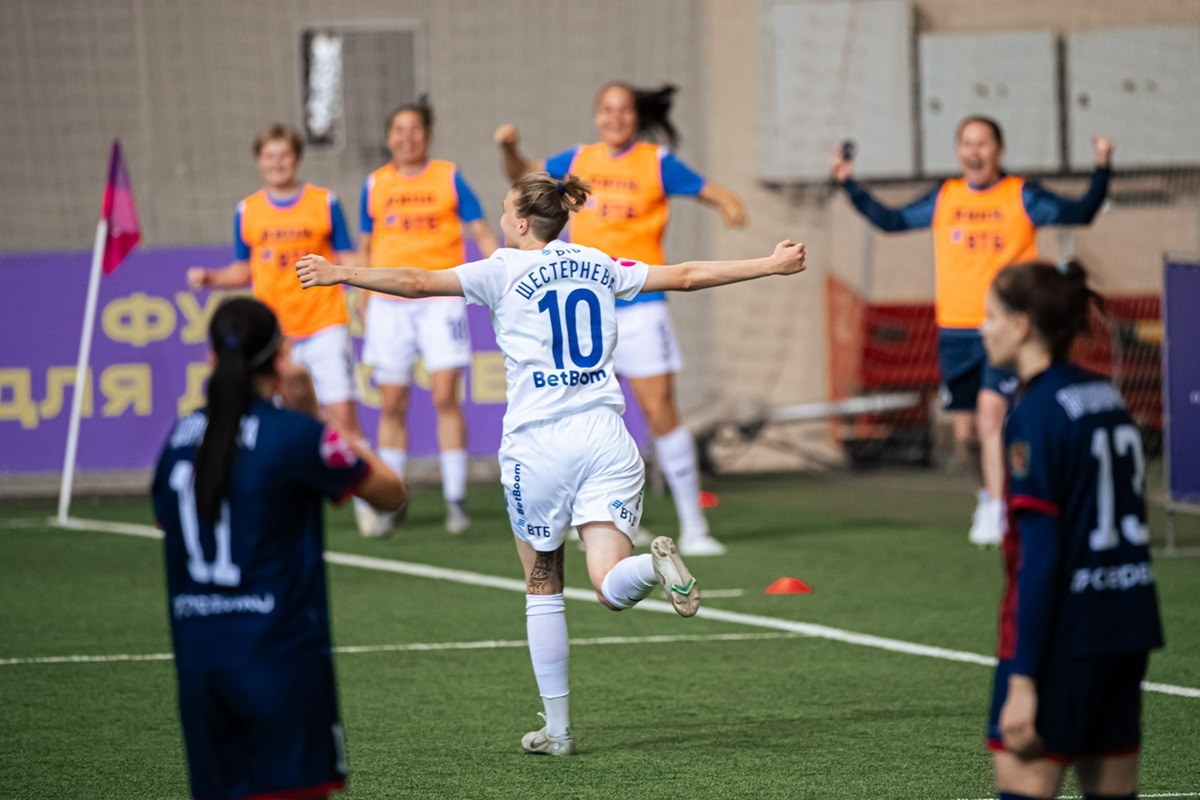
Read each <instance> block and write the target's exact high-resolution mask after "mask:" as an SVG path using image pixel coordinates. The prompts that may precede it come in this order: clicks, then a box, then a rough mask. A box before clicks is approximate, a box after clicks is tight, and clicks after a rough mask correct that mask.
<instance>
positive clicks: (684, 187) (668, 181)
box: [546, 145, 706, 308]
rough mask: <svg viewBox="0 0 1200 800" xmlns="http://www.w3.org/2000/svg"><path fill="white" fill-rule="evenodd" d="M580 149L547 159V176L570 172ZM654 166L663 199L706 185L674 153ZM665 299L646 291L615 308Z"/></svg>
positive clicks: (686, 194) (687, 194)
mask: <svg viewBox="0 0 1200 800" xmlns="http://www.w3.org/2000/svg"><path fill="white" fill-rule="evenodd" d="M581 147H582V145H575V146H574V147H572V148H569V149H567V150H563V151H562V152H561V153H555V154H554V155H552V156H550V157H549V158H547V159H546V172H548V173H550V176H551V177H552V178H559V179H561V178H562V177H563V176H565V175H566V174H567V171H568V170H570V168H571V163H572V162H573V161H574V160H575V156H576V155H577V154H578V153H579V149H580V148H581ZM658 163H659V169H660V173H659V177H660V178H661V180H662V187H663V194H665V195H666V196H668V197H673V196H683V197H695V196H696V195H698V194H700V192H701V191H702V190H703V189H704V184H705V183H706V181H705V178H704V176H703V175H701V174H699V173H698V172H696V171H695V170H693V169H692V168H691V167H689V166H688V165H687V164H685V163H683V161H681V160H680V159H679V158H677V157H676V156H675V154H674V153H671V152H669V151H668V152H665V153H663V156H662V158H660V159H659V161H658ZM568 238H569V237H568ZM609 255H612V256H616V257H618V258H619V257H621V255H622V254H621V253H610V254H609ZM666 299H667V293H666V292H647V293H646V294H639V295H638V296H637V297H635V298H633V299H632V300H617V308H622V307H624V306H630V305H633V304H635V303H662V302H665V301H666Z"/></svg>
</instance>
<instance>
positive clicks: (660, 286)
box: [296, 173, 804, 756]
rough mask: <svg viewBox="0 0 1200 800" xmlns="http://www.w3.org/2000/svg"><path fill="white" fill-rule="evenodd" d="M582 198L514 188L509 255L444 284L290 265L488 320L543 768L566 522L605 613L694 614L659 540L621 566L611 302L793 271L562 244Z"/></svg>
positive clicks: (681, 569)
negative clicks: (652, 599)
mask: <svg viewBox="0 0 1200 800" xmlns="http://www.w3.org/2000/svg"><path fill="white" fill-rule="evenodd" d="M587 196H588V189H587V184H586V183H584V182H583V181H581V180H580V179H579V178H576V177H574V176H568V177H567V178H565V179H563V180H557V179H555V178H552V177H550V176H549V175H547V174H546V173H534V174H531V175H526V176H525V177H523V178H520V179H519V180H518V181H517V182H516V183H515V184H513V187H512V190H511V191H509V193H508V195H507V196H506V197H505V198H504V215H503V217H501V220H500V227H501V229H502V230H503V232H504V240H505V243H506V244H508V245H510V246H509V247H505V248H504V249H502V250H498V251H496V253H495V254H494V255H493V256H492V257H491V258H488V259H485V260H483V261H477V262H475V263H472V264H465V265H463V266H461V267H458V268H456V269H453V270H449V271H445V272H428V271H424V270H412V269H403V270H363V269H354V268H347V267H339V266H333V265H331V264H329V263H328V261H326V259H324V258H323V257H321V256H316V255H314V256H311V257H306V258H303V259H301V260H300V261H299V262H298V263H297V265H296V271H297V274H298V275H299V277H300V281H301V282H302V283H303V285H304V286H305V287H309V286H331V285H335V284H338V283H347V284H350V285H352V286H361V287H363V288H367V289H375V290H377V291H385V292H390V293H394V294H397V295H401V296H404V297H428V296H441V295H448V296H460V295H465V296H466V298H467V299H468V301H470V302H471V303H476V304H479V305H486V306H488V307H489V308H490V309H491V311H492V321H493V325H494V326H495V329H496V341H497V342H498V343H499V345H500V349H501V351H503V353H504V363H505V371H506V373H507V380H508V409H507V412H506V413H505V415H504V438H503V440H502V442H501V445H500V469H501V475H502V480H503V483H504V489H505V493H506V496H507V500H508V513H509V520H510V522H511V523H512V530H513V535H514V536H515V537H516V545H517V553H518V554H519V555H520V558H521V563H522V566H523V567H524V571H525V583H526V591H527V592H528V593H527V594H526V597H525V615H526V626H527V631H528V636H529V650H530V655H531V658H532V661H533V670H534V674H535V675H536V677H537V684H538V691H539V692H540V694H541V695H542V699H543V704H544V706H545V717H546V726H545V727H544V728H542V729H541V730H538V731H533V732H531V733H528V734H526V736H525V737H524V738H523V739H522V740H521V745H522V747H524V748H525V750H527V751H528V752H531V753H542V754H548V755H556V756H565V755H571V754H573V753H575V740H574V737H573V736H572V734H571V730H570V722H569V718H568V713H567V712H568V709H567V693H568V687H567V650H568V647H567V623H566V610H565V605H564V600H563V558H564V553H565V551H564V544H563V542H564V539H565V537H566V530H567V528H568V526H572V525H574V526H576V527H577V528H578V529H579V532H580V535H581V536H582V538H583V541H584V542H585V543H586V545H587V550H586V552H587V556H586V557H587V566H588V575H589V577H590V578H591V581H592V586H593V588H594V589H595V590H596V594H597V597H598V598H599V599H600V602H602V603H603V604H604V605H605V606H607V607H608V608H611V609H613V610H614V611H619V610H622V609H626V608H630V607H632V606H634V605H636V604H637V603H638V602H639V601H641V600H642V599H644V598H646V597H647V596H649V594H650V592H651V591H652V590H653V588H654V587H655V585H658V584H661V585H662V586H663V588H664V589H666V591H667V593H668V595H669V596H670V598H671V602H672V604H673V605H674V607H675V610H676V611H677V612H678V613H679V614H680V615H681V616H684V617H690V616H692V615H693V614H695V613H696V610H697V608H698V607H699V604H700V590H699V588H698V587H697V585H696V581H695V579H694V578H692V576H691V574H690V573H689V572H688V570H687V568H686V567H685V566H684V564H683V562H682V560H680V558H679V554H678V553H677V552H676V548H675V543H674V542H673V541H672V540H671V539H669V538H667V537H665V536H660V537H658V538H657V539H655V540H654V541H653V542H652V543H651V546H650V553H648V554H643V555H638V556H634V555H632V553H633V538H634V536H635V535H636V533H637V529H638V523H639V521H640V517H641V510H642V509H641V502H642V485H643V481H644V477H645V474H644V467H643V465H642V459H641V456H640V454H639V453H638V449H637V445H636V444H635V443H634V441H633V438H632V437H631V436H630V435H629V432H628V431H627V430H626V429H625V425H624V422H623V421H622V419H621V414H622V413H623V412H624V410H625V401H624V395H623V394H622V393H621V387H620V385H619V384H618V382H617V378H616V375H615V373H614V371H613V352H614V351H615V349H616V346H617V327H618V323H617V319H616V308H615V301H616V299H618V298H622V299H631V298H633V297H635V296H636V295H637V294H638V293H639V292H642V291H647V292H661V291H666V290H669V289H682V290H693V289H702V288H706V287H710V286H720V285H723V284H727V283H734V282H737V281H743V280H750V279H751V278H758V277H762V276H765V275H774V274H791V273H796V272H800V271H801V270H803V269H804V245H802V244H796V243H794V242H782V243H780V244H779V245H777V246H776V248H775V252H774V253H773V254H772V255H770V256H768V257H766V258H760V259H754V260H749V261H725V262H718V261H714V262H690V263H687V264H681V265H679V266H676V267H656V266H651V267H648V266H647V265H646V264H644V263H642V262H640V261H629V260H624V259H620V260H618V259H613V258H610V257H609V256H608V255H606V254H605V253H603V252H601V251H600V250H597V249H595V248H592V247H585V246H583V245H580V244H568V243H566V242H563V241H561V240H560V239H558V238H557V237H558V235H559V233H560V232H561V231H562V229H563V226H565V225H566V223H567V217H568V215H569V214H570V213H571V212H573V211H577V210H578V209H579V208H580V207H581V206H582V205H583V204H584V202H585V201H586V199H587Z"/></svg>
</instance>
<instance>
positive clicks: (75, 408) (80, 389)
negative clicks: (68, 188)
mask: <svg viewBox="0 0 1200 800" xmlns="http://www.w3.org/2000/svg"><path fill="white" fill-rule="evenodd" d="M107 239H108V220H107V219H105V218H103V217H101V219H100V222H99V224H97V225H96V244H95V247H93V248H92V272H91V275H90V276H89V277H88V292H87V306H86V308H85V309H84V312H83V333H82V334H81V335H80V337H79V363H78V364H77V365H76V367H75V389H74V391H72V392H71V423H70V428H69V431H68V433H67V454H66V457H65V458H64V459H63V474H62V486H61V487H60V488H59V492H58V524H59V525H65V524H66V523H67V511H68V509H69V508H70V507H71V484H72V483H74V480H75V455H76V450H77V449H78V446H79V420H80V417H81V416H82V414H83V398H84V395H86V394H87V392H88V385H87V383H86V381H87V372H88V359H89V358H90V356H91V352H92V329H93V328H95V326H96V304H97V302H98V301H99V299H100V271H101V266H102V265H103V263H104V245H105V242H106V240H107Z"/></svg>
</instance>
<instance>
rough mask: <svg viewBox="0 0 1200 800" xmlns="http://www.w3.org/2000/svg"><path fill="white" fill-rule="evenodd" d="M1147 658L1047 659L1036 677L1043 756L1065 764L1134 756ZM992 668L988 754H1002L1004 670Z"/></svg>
mask: <svg viewBox="0 0 1200 800" xmlns="http://www.w3.org/2000/svg"><path fill="white" fill-rule="evenodd" d="M1146 662H1147V656H1146V654H1145V653H1133V654H1128V655H1116V656H1095V657H1092V658H1057V659H1051V660H1050V661H1049V663H1047V664H1046V665H1045V666H1044V667H1043V669H1042V670H1041V671H1040V672H1039V674H1038V676H1037V685H1038V708H1037V720H1036V722H1035V723H1034V727H1035V728H1036V729H1037V732H1038V734H1039V735H1040V736H1041V737H1042V742H1043V746H1044V747H1045V753H1044V757H1045V758H1048V759H1050V760H1051V761H1057V762H1059V763H1062V764H1069V763H1071V762H1073V761H1074V760H1075V759H1077V758H1079V757H1080V756H1119V755H1130V754H1133V753H1136V752H1138V750H1139V748H1140V747H1141V743H1142V726H1141V718H1142V689H1141V683H1142V678H1144V677H1145V675H1146ZM1011 663H1012V662H1010V661H1001V662H1000V663H999V664H998V665H997V666H996V677H995V684H994V685H993V686H992V708H991V711H990V712H989V714H988V733H987V737H988V741H987V744H988V749H989V750H996V751H1002V750H1004V745H1003V744H1002V743H1001V741H1000V709H1001V708H1002V707H1003V706H1004V699H1005V697H1006V695H1007V694H1008V675H1009V667H1010V665H1011Z"/></svg>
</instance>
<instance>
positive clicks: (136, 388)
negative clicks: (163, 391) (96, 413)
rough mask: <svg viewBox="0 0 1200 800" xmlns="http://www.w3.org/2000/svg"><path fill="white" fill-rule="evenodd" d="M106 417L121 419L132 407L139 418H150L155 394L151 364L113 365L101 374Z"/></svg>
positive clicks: (101, 389)
mask: <svg viewBox="0 0 1200 800" xmlns="http://www.w3.org/2000/svg"><path fill="white" fill-rule="evenodd" d="M100 391H101V392H102V393H103V394H104V416H106V417H119V416H121V415H122V414H124V413H125V411H126V409H128V408H129V407H130V406H132V407H133V413H134V414H136V415H137V416H139V417H148V416H150V409H151V405H152V401H153V398H154V394H153V392H152V391H151V383H150V365H149V364H113V365H112V366H110V367H108V368H106V369H105V370H104V372H101V373H100Z"/></svg>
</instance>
